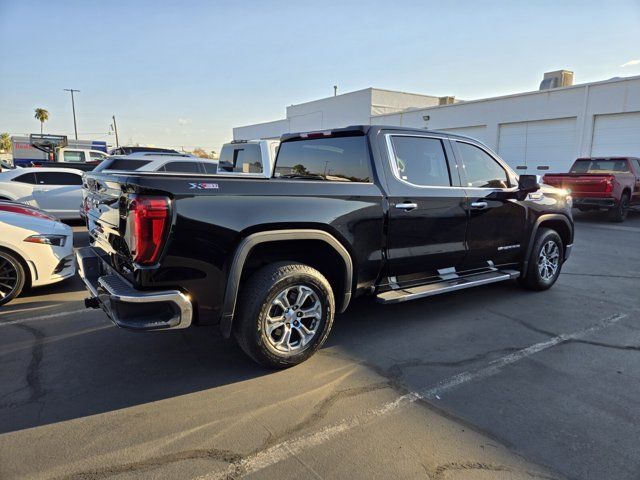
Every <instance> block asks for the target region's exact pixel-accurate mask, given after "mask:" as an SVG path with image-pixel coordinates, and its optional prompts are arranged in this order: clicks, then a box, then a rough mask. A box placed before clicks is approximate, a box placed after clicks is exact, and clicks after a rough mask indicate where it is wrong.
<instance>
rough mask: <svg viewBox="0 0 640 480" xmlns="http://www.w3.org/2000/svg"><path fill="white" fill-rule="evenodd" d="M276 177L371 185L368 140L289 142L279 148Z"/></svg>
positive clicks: (352, 137)
mask: <svg viewBox="0 0 640 480" xmlns="http://www.w3.org/2000/svg"><path fill="white" fill-rule="evenodd" d="M274 176H275V177H276V178H285V179H286V178H288V179H295V180H322V181H334V182H371V163H370V159H369V152H368V149H367V137H365V136H361V135H360V136H351V137H328V138H313V139H300V140H297V139H296V140H289V141H287V142H283V143H281V144H280V149H279V151H278V157H277V158H276V167H275V173H274Z"/></svg>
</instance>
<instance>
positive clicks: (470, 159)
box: [456, 142, 510, 188]
mask: <svg viewBox="0 0 640 480" xmlns="http://www.w3.org/2000/svg"><path fill="white" fill-rule="evenodd" d="M456 143H457V144H458V150H459V151H460V155H462V162H463V163H464V172H465V176H466V179H467V186H468V187H474V188H508V187H509V185H510V184H509V177H508V176H507V171H506V170H505V169H504V168H502V167H501V166H500V164H499V163H498V162H496V161H495V160H494V159H493V157H491V156H490V155H489V154H488V153H487V152H485V151H484V150H482V149H481V148H479V147H476V146H475V145H471V144H469V143H463V142H456Z"/></svg>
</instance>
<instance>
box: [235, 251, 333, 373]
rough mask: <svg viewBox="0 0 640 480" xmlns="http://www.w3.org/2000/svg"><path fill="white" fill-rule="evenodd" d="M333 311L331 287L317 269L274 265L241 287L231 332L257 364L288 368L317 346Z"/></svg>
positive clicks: (310, 353) (305, 358)
mask: <svg viewBox="0 0 640 480" xmlns="http://www.w3.org/2000/svg"><path fill="white" fill-rule="evenodd" d="M334 312H335V300H334V297H333V291H332V290H331V285H330V284H329V282H328V281H327V279H326V278H325V277H324V276H323V275H322V274H321V273H320V272H318V271H317V270H316V269H314V268H311V267H309V266H308V265H303V264H300V263H293V262H278V263H273V264H271V265H267V266H265V267H263V268H261V269H260V270H258V271H257V272H255V273H254V274H253V275H251V277H250V278H249V279H248V281H247V282H246V284H245V285H244V286H243V287H242V291H241V293H240V296H239V298H238V316H237V318H236V320H235V322H234V336H235V338H236V341H237V342H238V344H239V345H240V347H241V348H242V350H243V351H244V352H245V353H246V354H247V355H249V356H250V357H251V358H252V359H254V360H255V361H256V362H258V363H260V364H262V365H265V366H267V367H271V368H287V367H291V366H293V365H297V364H299V363H301V362H304V361H305V360H307V359H308V358H309V357H311V356H312V355H313V354H314V353H315V352H316V351H317V350H318V349H319V348H320V347H321V346H322V344H323V343H324V342H325V340H326V339H327V336H328V335H329V331H330V330H331V326H332V325H333V317H334Z"/></svg>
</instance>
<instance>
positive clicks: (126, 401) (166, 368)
mask: <svg viewBox="0 0 640 480" xmlns="http://www.w3.org/2000/svg"><path fill="white" fill-rule="evenodd" d="M505 289H506V291H515V290H517V291H519V292H521V290H520V289H519V288H518V287H517V286H516V285H511V286H510V285H505V284H503V285H502V286H500V287H498V286H487V287H481V288H479V289H476V290H478V291H477V292H473V294H472V298H467V299H464V300H463V299H462V297H461V296H460V295H458V294H454V295H449V296H446V297H444V296H443V297H440V298H438V297H434V298H433V299H430V300H427V301H418V302H409V303H407V304H399V305H393V306H382V305H379V304H376V303H374V301H373V299H371V298H366V299H358V300H356V301H355V302H354V304H353V305H352V307H351V308H350V310H349V312H348V313H347V314H344V315H340V316H339V317H338V318H336V322H335V324H334V327H333V331H332V333H331V335H330V336H329V339H328V342H327V344H326V345H325V349H327V348H331V349H332V351H334V352H340V353H339V354H340V356H346V357H349V358H353V359H354V360H356V361H357V362H358V363H362V364H363V365H365V366H368V367H371V366H374V365H375V364H377V363H380V362H381V361H382V360H381V358H385V357H386V355H387V353H388V352H386V351H385V349H378V348H377V347H376V345H377V346H379V345H380V342H381V341H383V342H385V343H386V342H387V341H389V342H390V343H391V344H393V342H394V339H396V340H401V339H403V338H411V336H412V335H411V332H414V333H415V332H416V330H415V329H416V327H417V326H418V325H420V326H421V327H419V328H420V331H422V333H423V334H424V332H425V331H427V332H428V331H429V329H430V324H431V325H434V324H439V327H438V329H439V331H440V332H442V331H446V330H447V326H446V322H447V320H446V319H445V317H448V318H449V319H450V318H451V316H455V315H458V316H464V311H465V309H466V310H468V308H469V302H474V301H477V300H478V299H479V298H481V297H483V296H484V297H487V296H489V297H491V296H492V295H495V294H498V291H502V292H505ZM489 290H491V291H494V290H495V292H489ZM525 294H526V293H525ZM461 300H463V301H461ZM392 317H393V321H391V318H392ZM3 336H4V339H3V344H4V345H5V346H6V347H4V348H5V349H7V348H8V349H10V350H11V349H12V348H14V349H15V351H13V350H12V351H11V352H10V353H8V354H5V355H3V357H4V358H5V359H10V360H11V363H12V364H14V365H22V366H23V367H21V368H20V369H18V370H16V373H15V375H16V376H17V377H20V378H21V379H26V380H27V383H28V385H27V387H28V390H29V391H28V394H25V392H22V393H23V394H21V395H12V394H9V395H7V394H8V393H9V392H7V391H2V392H0V410H2V411H3V414H2V415H0V433H6V432H9V431H15V430H21V429H25V428H31V427H37V426H41V425H46V424H50V423H55V422H61V421H66V420H71V419H75V418H81V417H85V416H89V415H95V414H101V413H106V412H110V411H114V410H119V409H123V408H128V407H132V406H136V405H141V404H146V403H150V402H155V401H159V400H164V399H170V398H175V397H179V396H181V395H188V394H194V393H198V392H203V391H206V390H209V389H216V388H219V387H222V386H224V385H228V384H234V383H238V382H243V381H247V380H252V379H256V378H258V377H262V376H265V375H272V374H276V371H274V370H270V369H267V368H264V367H261V366H259V365H257V364H256V363H254V362H253V361H252V360H251V359H250V358H248V357H247V356H246V355H245V354H244V353H243V352H242V351H241V350H240V348H239V347H238V346H237V345H236V344H235V342H233V341H232V340H226V339H224V338H222V337H221V336H220V335H219V334H218V333H217V330H216V329H215V328H213V327H198V328H192V329H186V330H183V331H179V330H178V331H165V332H146V333H135V332H129V331H125V330H120V329H118V328H116V327H113V326H110V323H109V322H108V320H107V319H106V317H104V316H103V315H102V314H101V313H100V314H86V313H82V314H78V315H77V317H76V318H75V319H70V318H69V317H66V318H64V319H61V320H57V319H55V320H54V321H51V322H49V321H47V322H46V323H45V322H33V323H29V322H27V323H22V324H15V325H12V326H11V331H9V329H8V328H7V329H6V330H4V331H3ZM446 343H448V342H443V346H444V345H446ZM332 347H335V348H332ZM327 353H328V352H327ZM320 354H321V355H322V351H321V353H320ZM330 354H331V353H330ZM18 358H19V360H18ZM359 359H361V360H359ZM312 361H313V360H311V361H310V362H306V363H305V364H302V365H299V366H297V367H294V368H295V369H308V370H309V374H313V369H314V367H313V365H312V364H311V362H312ZM24 368H26V371H24ZM374 370H375V368H374ZM5 388H6V387H5ZM258 388H259V387H258ZM23 389H24V387H23ZM3 390H4V389H3ZM11 390H13V389H11ZM230 401H232V399H231V400H230ZM215 408H216V407H215V405H212V409H215Z"/></svg>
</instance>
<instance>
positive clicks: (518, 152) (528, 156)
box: [498, 117, 577, 174]
mask: <svg viewBox="0 0 640 480" xmlns="http://www.w3.org/2000/svg"><path fill="white" fill-rule="evenodd" d="M576 151H577V148H576V119H575V117H574V118H557V119H553V120H540V121H533V122H517V123H503V124H501V125H500V133H499V138H498V154H499V155H500V156H501V157H502V158H503V159H504V160H505V161H506V162H507V163H508V164H509V165H511V167H512V168H515V169H517V170H518V171H519V172H521V173H530V174H544V173H547V172H566V171H567V170H568V169H569V167H570V166H571V164H572V163H573V161H574V160H575V155H576Z"/></svg>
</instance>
